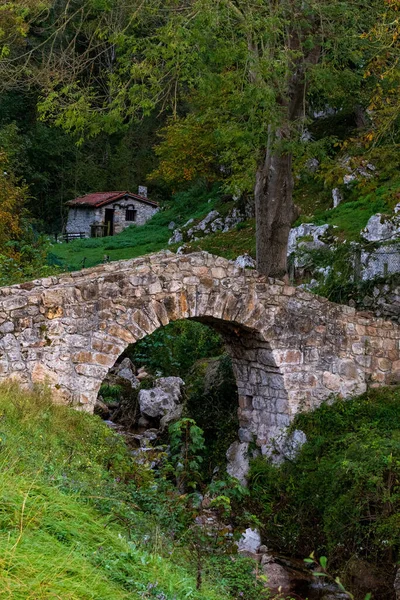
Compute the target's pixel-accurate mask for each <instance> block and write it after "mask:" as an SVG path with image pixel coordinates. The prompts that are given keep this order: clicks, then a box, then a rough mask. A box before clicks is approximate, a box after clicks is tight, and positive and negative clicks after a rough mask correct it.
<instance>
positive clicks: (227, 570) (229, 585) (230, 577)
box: [209, 554, 270, 600]
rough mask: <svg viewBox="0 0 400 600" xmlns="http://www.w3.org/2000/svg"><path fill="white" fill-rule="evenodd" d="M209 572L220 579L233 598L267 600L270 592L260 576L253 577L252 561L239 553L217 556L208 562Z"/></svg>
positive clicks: (216, 579) (214, 577) (216, 578)
mask: <svg viewBox="0 0 400 600" xmlns="http://www.w3.org/2000/svg"><path fill="white" fill-rule="evenodd" d="M209 565H210V566H209V569H210V574H212V577H213V579H215V581H220V582H221V583H222V585H223V586H224V587H225V589H226V590H227V591H228V593H229V594H230V595H232V596H233V597H234V598H242V599H243V600H260V598H264V599H265V600H268V598H270V594H269V592H268V590H267V589H266V588H265V586H264V582H263V581H262V578H261V577H259V578H255V577H254V562H253V560H252V559H250V558H246V557H244V556H240V555H237V554H236V555H230V556H229V555H228V556H218V557H215V558H212V559H211V560H210V563H209Z"/></svg>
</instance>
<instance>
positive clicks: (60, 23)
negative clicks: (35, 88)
mask: <svg viewBox="0 0 400 600" xmlns="http://www.w3.org/2000/svg"><path fill="white" fill-rule="evenodd" d="M20 1H21V2H22V0H20ZM17 4H18V3H17ZM52 4H53V6H52V10H51V11H50V13H49V15H50V17H49V19H50V20H51V27H50V29H49V32H50V33H47V36H48V39H47V41H45V42H43V41H41V42H40V43H36V45H34V47H33V49H32V50H29V52H28V53H25V56H26V55H27V54H28V55H29V58H30V59H32V60H31V61H30V62H29V61H28V62H27V61H26V58H24V60H25V63H24V64H25V67H26V68H25V76H27V77H30V76H31V73H32V69H31V68H29V67H30V66H31V65H32V64H33V65H34V66H35V68H36V72H37V73H39V74H40V75H41V76H40V78H39V79H40V81H41V85H42V86H43V89H44V97H43V101H42V103H41V111H42V116H43V118H50V119H53V120H54V121H55V122H56V123H57V124H60V125H62V126H64V127H65V128H66V129H67V130H70V131H71V130H73V131H76V132H78V133H80V134H81V135H96V134H97V133H98V132H99V131H100V130H106V131H115V130H116V129H118V128H119V127H124V126H126V124H127V122H129V120H135V119H138V118H142V117H143V116H144V115H148V114H150V113H152V112H154V111H164V112H167V113H168V114H170V115H171V121H170V126H169V128H167V133H166V137H165V141H164V143H163V145H162V150H161V151H160V152H161V157H162V158H164V165H162V166H161V170H160V172H163V170H164V173H165V172H166V169H167V166H168V161H169V164H170V165H172V170H171V169H170V174H171V176H174V175H175V174H174V163H175V165H176V164H179V161H181V162H182V163H185V162H187V163H188V165H189V166H190V158H191V159H192V167H193V168H192V170H190V168H189V169H186V171H185V172H184V177H186V178H189V177H190V176H191V174H192V175H194V174H196V171H198V170H199V167H201V168H202V169H203V170H205V171H206V172H208V173H209V172H210V171H214V173H215V170H216V169H217V170H218V172H219V174H220V176H221V177H224V178H225V182H226V186H227V188H229V189H231V190H232V191H234V192H236V191H243V190H245V189H249V187H253V189H254V196H255V202H256V221H257V266H258V269H259V270H260V271H261V272H262V273H264V274H266V275H271V276H276V277H281V276H284V275H285V273H286V254H287V240H288V235H289V230H290V227H291V226H292V224H293V221H294V220H295V218H296V216H297V214H298V213H297V210H296V207H295V206H294V203H293V194H292V190H293V174H292V156H293V152H296V153H297V152H302V151H303V148H302V139H303V140H304V138H305V136H304V133H305V129H306V126H307V123H308V122H309V120H310V115H311V112H312V110H314V109H318V108H320V109H324V108H326V106H329V107H330V108H334V109H336V110H344V109H346V110H349V109H350V110H352V109H354V110H355V109H356V107H358V108H359V105H360V104H361V105H362V104H363V92H364V91H363V85H364V83H363V82H365V80H363V78H362V75H363V65H364V64H365V60H366V58H365V56H364V54H363V51H364V50H365V47H366V43H365V40H364V39H362V37H361V34H362V33H363V32H365V31H368V30H369V29H370V28H371V27H372V26H373V23H374V21H375V19H376V18H377V14H378V11H379V5H380V4H381V1H380V0H372V2H371V1H367V0H358V1H357V2H352V1H350V0H343V1H340V2H334V3H333V2H331V0H308V1H304V0H271V1H267V0H145V1H143V0H129V1H128V0H75V1H74V2H66V1H65V2H64V1H61V2H57V3H56V2H55V1H54V2H53V3H52ZM42 18H43V17H42ZM42 25H43V24H42ZM43 31H46V28H45V27H42V32H43ZM41 35H43V33H42V34H41ZM45 35H46V34H45ZM22 56H23V53H22ZM12 60H13V61H14V63H12V62H10V60H9V59H8V57H7V56H6V57H3V61H2V64H3V67H4V68H3V69H2V71H3V73H4V72H10V67H12V66H13V64H14V65H16V64H18V61H17V62H16V59H15V58H13V59H12ZM171 140H174V143H171ZM182 140H186V141H187V140H192V141H193V143H191V144H190V143H189V144H188V143H186V144H183V143H182ZM197 140H199V141H198V143H197ZM196 145H197V146H198V147H197V148H196ZM182 147H185V148H186V154H185V152H183V153H182ZM171 157H175V158H173V159H172V162H171ZM187 158H189V160H188V161H187ZM165 161H166V162H165ZM196 165H198V167H197V166H196ZM178 171H179V169H178Z"/></svg>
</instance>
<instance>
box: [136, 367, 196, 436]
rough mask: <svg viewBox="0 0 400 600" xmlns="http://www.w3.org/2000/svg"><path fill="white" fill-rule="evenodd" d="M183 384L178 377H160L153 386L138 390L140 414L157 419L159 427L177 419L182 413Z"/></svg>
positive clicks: (162, 427)
mask: <svg viewBox="0 0 400 600" xmlns="http://www.w3.org/2000/svg"><path fill="white" fill-rule="evenodd" d="M184 385H185V383H184V381H183V380H182V379H181V378H180V377H160V378H159V379H157V380H156V382H155V387H153V388H151V389H149V390H140V392H139V406H140V412H141V414H142V416H144V417H150V418H151V419H159V420H160V427H161V429H164V428H165V426H166V425H168V423H170V422H171V421H176V420H177V419H179V418H180V416H181V414H182V391H183V386H184Z"/></svg>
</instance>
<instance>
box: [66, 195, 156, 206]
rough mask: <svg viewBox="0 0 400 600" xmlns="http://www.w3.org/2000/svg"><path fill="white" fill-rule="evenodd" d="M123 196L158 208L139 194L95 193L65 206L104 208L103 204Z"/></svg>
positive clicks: (76, 199)
mask: <svg viewBox="0 0 400 600" xmlns="http://www.w3.org/2000/svg"><path fill="white" fill-rule="evenodd" d="M124 196H129V197H130V198H134V199H135V200H139V201H140V202H144V203H145V204H150V205H151V206H154V207H158V203H157V202H154V201H153V200H149V198H146V197H145V196H139V194H132V193H131V192H96V193H94V194H86V196H81V197H80V198H75V199H74V200H70V201H69V202H66V203H65V204H66V205H67V206H86V207H87V206H91V207H93V208H98V207H99V206H104V204H109V203H110V202H115V201H116V200H121V198H123V197H124Z"/></svg>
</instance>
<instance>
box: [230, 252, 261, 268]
mask: <svg viewBox="0 0 400 600" xmlns="http://www.w3.org/2000/svg"><path fill="white" fill-rule="evenodd" d="M235 265H236V266H237V267H240V268H241V269H255V268H256V261H255V260H254V258H252V257H251V256H249V254H242V255H241V256H238V257H237V259H236V260H235Z"/></svg>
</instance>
